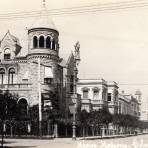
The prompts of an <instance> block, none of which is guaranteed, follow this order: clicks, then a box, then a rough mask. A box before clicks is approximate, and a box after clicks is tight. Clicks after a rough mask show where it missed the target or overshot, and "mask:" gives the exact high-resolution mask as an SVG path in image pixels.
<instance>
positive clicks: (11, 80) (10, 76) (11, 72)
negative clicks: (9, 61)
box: [8, 68, 15, 84]
mask: <svg viewBox="0 0 148 148" xmlns="http://www.w3.org/2000/svg"><path fill="white" fill-rule="evenodd" d="M14 76H15V69H14V68H10V69H9V72H8V84H13V83H14Z"/></svg>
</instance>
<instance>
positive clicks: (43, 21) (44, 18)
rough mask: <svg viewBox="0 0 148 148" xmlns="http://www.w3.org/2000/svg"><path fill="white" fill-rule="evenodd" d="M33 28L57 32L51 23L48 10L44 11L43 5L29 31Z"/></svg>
mask: <svg viewBox="0 0 148 148" xmlns="http://www.w3.org/2000/svg"><path fill="white" fill-rule="evenodd" d="M34 28H49V29H53V30H56V31H57V29H56V27H55V24H54V22H53V21H52V19H51V17H50V15H49V12H48V10H47V9H46V6H45V4H43V8H42V10H41V12H40V14H39V15H38V16H37V17H36V18H35V20H34V21H33V23H32V25H31V26H30V29H34Z"/></svg>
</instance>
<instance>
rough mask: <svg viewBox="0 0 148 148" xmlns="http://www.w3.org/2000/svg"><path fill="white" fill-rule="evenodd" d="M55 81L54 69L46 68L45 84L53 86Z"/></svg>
mask: <svg viewBox="0 0 148 148" xmlns="http://www.w3.org/2000/svg"><path fill="white" fill-rule="evenodd" d="M52 80H53V72H52V67H47V66H45V67H44V83H45V84H51V83H52Z"/></svg>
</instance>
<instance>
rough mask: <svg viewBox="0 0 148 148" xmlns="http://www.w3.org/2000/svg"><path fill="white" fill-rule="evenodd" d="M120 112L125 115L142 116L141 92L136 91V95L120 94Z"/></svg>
mask: <svg viewBox="0 0 148 148" xmlns="http://www.w3.org/2000/svg"><path fill="white" fill-rule="evenodd" d="M118 113H119V114H124V115H131V116H134V117H137V118H140V116H141V92H140V91H136V92H135V95H131V94H128V95H127V94H125V93H124V92H122V93H121V94H119V99H118Z"/></svg>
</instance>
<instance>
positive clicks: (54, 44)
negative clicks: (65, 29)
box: [52, 39, 56, 49]
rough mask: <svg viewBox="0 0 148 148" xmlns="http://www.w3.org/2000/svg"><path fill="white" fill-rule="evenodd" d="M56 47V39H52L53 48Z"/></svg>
mask: <svg viewBox="0 0 148 148" xmlns="http://www.w3.org/2000/svg"><path fill="white" fill-rule="evenodd" d="M55 48H56V42H55V39H53V41H52V49H55Z"/></svg>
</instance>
